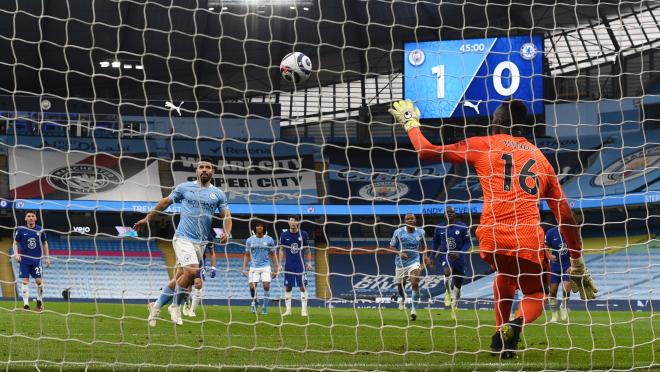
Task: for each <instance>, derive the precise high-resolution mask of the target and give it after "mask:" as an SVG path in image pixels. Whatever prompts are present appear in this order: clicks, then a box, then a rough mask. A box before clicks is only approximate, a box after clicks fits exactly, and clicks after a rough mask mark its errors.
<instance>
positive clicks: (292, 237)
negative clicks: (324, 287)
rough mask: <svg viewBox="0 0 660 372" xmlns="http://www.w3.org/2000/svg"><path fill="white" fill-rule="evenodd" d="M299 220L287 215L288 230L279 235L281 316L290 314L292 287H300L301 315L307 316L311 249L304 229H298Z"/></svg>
mask: <svg viewBox="0 0 660 372" xmlns="http://www.w3.org/2000/svg"><path fill="white" fill-rule="evenodd" d="M299 224H300V221H299V220H298V217H296V216H291V217H289V230H285V231H284V232H283V233H282V235H281V236H280V267H279V268H278V272H282V264H283V263H284V289H285V291H284V299H285V303H286V311H285V312H284V313H283V314H282V316H287V315H291V298H292V297H293V287H294V286H297V287H299V288H300V303H301V312H300V314H301V315H302V316H307V315H308V313H307V298H308V295H307V271H310V270H312V251H311V250H310V248H309V245H308V236H307V232H306V231H302V230H300V229H299ZM303 251H307V254H306V256H307V262H305V258H303V256H304V252H303Z"/></svg>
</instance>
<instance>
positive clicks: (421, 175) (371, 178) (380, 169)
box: [325, 147, 452, 204]
mask: <svg viewBox="0 0 660 372" xmlns="http://www.w3.org/2000/svg"><path fill="white" fill-rule="evenodd" d="M325 154H326V156H327V157H328V158H329V159H330V164H329V168H330V169H329V191H330V192H329V195H330V196H331V197H332V199H333V202H334V203H349V204H366V203H369V204H371V203H413V202H421V201H423V200H424V199H427V200H434V199H436V197H437V195H438V194H439V193H440V192H441V191H442V189H443V179H444V176H445V175H446V174H447V172H448V171H449V170H450V169H451V168H452V165H451V164H449V163H425V162H421V163H420V160H419V158H418V156H417V154H416V153H415V152H414V151H412V150H407V149H400V150H397V151H392V150H387V149H379V148H373V149H362V148H349V149H347V150H344V149H339V148H334V147H331V148H326V150H325Z"/></svg>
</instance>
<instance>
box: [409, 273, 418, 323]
mask: <svg viewBox="0 0 660 372" xmlns="http://www.w3.org/2000/svg"><path fill="white" fill-rule="evenodd" d="M410 285H411V287H412V296H411V297H410V303H411V310H410V319H411V320H413V321H415V320H417V304H416V302H417V301H418V300H419V269H416V270H413V271H411V272H410Z"/></svg>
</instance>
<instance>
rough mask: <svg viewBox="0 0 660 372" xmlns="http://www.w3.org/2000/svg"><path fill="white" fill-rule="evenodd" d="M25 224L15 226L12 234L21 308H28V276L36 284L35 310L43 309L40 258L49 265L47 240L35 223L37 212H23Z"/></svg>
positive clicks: (41, 229)
mask: <svg viewBox="0 0 660 372" xmlns="http://www.w3.org/2000/svg"><path fill="white" fill-rule="evenodd" d="M25 222H26V224H25V226H19V227H17V228H16V233H15V234H14V258H16V262H18V263H19V268H20V272H21V274H20V277H21V279H22V284H21V293H22V294H23V309H25V310H30V277H33V278H34V282H35V283H36V284H37V309H36V310H37V312H41V311H42V310H43V295H44V281H43V273H42V267H41V258H42V257H43V258H44V259H45V260H46V267H50V255H49V252H48V240H47V238H46V232H45V231H44V229H43V228H42V227H41V226H39V225H37V212H36V211H27V212H26V213H25Z"/></svg>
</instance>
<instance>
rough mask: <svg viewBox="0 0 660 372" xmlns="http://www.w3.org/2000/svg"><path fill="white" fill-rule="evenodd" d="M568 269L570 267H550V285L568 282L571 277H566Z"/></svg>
mask: <svg viewBox="0 0 660 372" xmlns="http://www.w3.org/2000/svg"><path fill="white" fill-rule="evenodd" d="M569 268H570V266H566V267H562V266H560V265H556V266H555V265H550V284H559V283H561V282H570V281H571V277H570V275H568V269H569Z"/></svg>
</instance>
